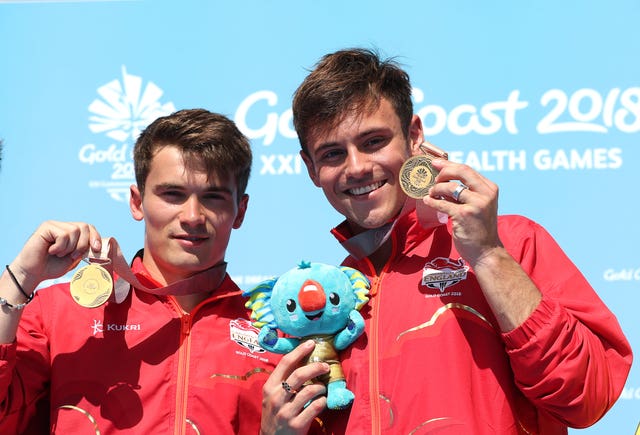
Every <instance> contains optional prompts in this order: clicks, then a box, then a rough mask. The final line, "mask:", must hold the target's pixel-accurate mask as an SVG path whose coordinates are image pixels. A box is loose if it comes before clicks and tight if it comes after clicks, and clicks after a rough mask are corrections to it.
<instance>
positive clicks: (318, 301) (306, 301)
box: [298, 279, 327, 313]
mask: <svg viewBox="0 0 640 435" xmlns="http://www.w3.org/2000/svg"><path fill="white" fill-rule="evenodd" d="M298 302H300V308H302V310H303V311H304V312H307V313H308V312H310V311H318V310H322V309H324V306H325V304H326V303H327V297H326V296H325V294H324V289H323V288H322V285H321V284H320V283H319V282H316V281H314V280H312V279H308V280H306V281H305V282H304V283H303V284H302V287H300V291H299V292H298Z"/></svg>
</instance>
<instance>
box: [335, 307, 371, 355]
mask: <svg viewBox="0 0 640 435" xmlns="http://www.w3.org/2000/svg"><path fill="white" fill-rule="evenodd" d="M363 332H364V319H363V318H362V315H361V314H360V313H359V312H358V311H357V310H351V312H350V313H349V320H348V321H347V326H346V327H345V328H344V329H343V330H342V331H340V332H338V333H337V334H336V336H335V339H334V342H333V343H334V345H335V347H336V349H338V350H343V349H346V348H347V346H349V345H351V344H352V343H353V342H354V341H356V339H357V338H358V337H360V335H361V334H362V333H363Z"/></svg>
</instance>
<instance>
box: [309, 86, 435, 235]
mask: <svg viewBox="0 0 640 435" xmlns="http://www.w3.org/2000/svg"><path fill="white" fill-rule="evenodd" d="M325 130H326V131H325ZM307 139H308V142H307V151H308V155H307V154H305V153H304V152H302V153H301V155H302V158H303V160H304V162H305V164H306V165H307V170H308V172H309V176H310V177H311V180H312V181H313V183H314V184H315V185H316V186H318V187H320V188H322V190H323V192H324V194H325V196H326V198H327V200H328V201H329V203H331V205H332V206H333V207H334V208H335V209H336V211H338V212H339V213H341V214H342V215H344V216H345V217H346V219H347V220H348V221H349V222H350V223H351V226H352V227H353V229H354V231H355V232H359V231H362V230H364V229H369V228H378V227H380V226H382V225H384V224H385V223H387V222H389V221H390V220H391V219H393V218H394V217H395V216H397V215H398V213H399V212H400V210H401V209H402V206H403V205H404V202H405V200H406V195H405V193H404V192H403V191H402V188H401V187H400V184H399V179H398V177H399V175H398V174H399V172H400V168H401V167H402V164H403V163H404V162H405V161H406V160H407V159H408V158H409V157H410V156H411V155H413V153H414V150H415V149H417V148H418V145H419V144H420V143H422V140H423V134H422V123H421V121H420V118H418V117H417V116H414V117H413V119H412V121H411V125H410V127H409V137H406V135H405V134H404V133H403V130H402V126H401V123H400V119H399V117H398V116H397V114H396V113H395V111H394V110H393V107H392V105H391V103H389V101H388V100H386V99H384V98H383V99H381V101H380V104H379V106H378V107H377V108H375V109H374V110H372V111H371V112H370V113H365V114H353V113H349V114H347V115H346V116H345V117H344V118H343V119H342V120H341V121H340V122H338V123H337V125H336V126H335V127H334V128H329V129H322V128H321V129H318V130H316V131H315V132H314V133H312V134H310V135H309V137H308V138H307Z"/></svg>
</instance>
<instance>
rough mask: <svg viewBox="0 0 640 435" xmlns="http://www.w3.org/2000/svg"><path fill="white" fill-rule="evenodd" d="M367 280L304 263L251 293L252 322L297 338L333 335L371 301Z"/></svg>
mask: <svg viewBox="0 0 640 435" xmlns="http://www.w3.org/2000/svg"><path fill="white" fill-rule="evenodd" d="M368 286H369V282H368V280H367V278H366V277H365V276H364V275H362V274H361V273H360V272H358V271H357V270H355V269H352V268H349V267H336V266H330V265H327V264H322V263H309V262H302V263H300V265H299V266H298V267H296V268H294V269H291V270H289V271H288V272H286V273H285V274H283V275H282V276H280V277H278V278H274V279H271V280H268V281H265V282H263V283H262V284H260V285H258V286H257V287H256V288H255V289H253V290H251V292H250V296H251V299H252V302H250V303H248V304H247V306H249V307H250V308H252V309H253V315H252V318H253V319H254V321H255V322H254V324H255V325H256V326H259V327H261V326H263V325H268V326H270V327H272V328H277V329H279V330H281V331H282V332H284V333H286V334H289V335H291V336H294V337H303V336H308V335H320V334H327V335H330V334H334V333H336V332H338V331H340V330H342V329H344V328H345V326H346V325H347V322H348V320H349V314H350V313H351V312H352V311H353V310H354V309H355V310H359V309H360V308H361V307H362V306H363V305H364V304H366V302H367V301H368V300H369V299H368Z"/></svg>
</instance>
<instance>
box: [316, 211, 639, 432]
mask: <svg viewBox="0 0 640 435" xmlns="http://www.w3.org/2000/svg"><path fill="white" fill-rule="evenodd" d="M498 227H499V234H500V238H501V240H502V242H503V243H504V246H505V247H506V249H507V250H508V251H509V253H510V254H511V255H512V256H513V257H514V258H515V259H516V261H518V263H520V264H521V265H522V267H523V268H524V270H525V271H526V273H527V274H528V275H529V276H530V277H531V278H532V280H533V281H534V282H535V284H536V285H537V287H538V288H539V289H540V291H541V292H542V294H543V299H542V302H541V304H540V305H539V307H538V308H537V309H536V310H535V311H534V312H533V313H532V314H531V316H530V317H529V318H528V320H526V321H525V322H524V324H522V325H521V326H520V327H518V328H516V329H515V330H513V331H510V332H509V333H506V334H502V333H501V332H500V331H499V329H498V327H497V322H496V320H495V318H494V316H493V314H492V312H491V310H490V309H489V306H488V305H487V302H486V301H485V299H484V297H483V294H482V291H481V290H480V288H479V286H478V283H477V281H476V278H475V276H474V273H473V270H472V269H470V268H469V267H468V265H467V264H465V263H464V261H462V260H460V256H459V254H458V253H457V252H456V249H455V247H454V245H453V240H452V236H451V227H450V225H441V226H439V227H436V228H432V229H428V230H425V229H423V228H422V227H421V226H420V224H419V223H418V222H417V219H416V215H415V211H414V212H412V213H410V214H408V215H406V216H404V217H402V218H401V219H400V221H399V222H398V223H397V225H396V227H395V228H394V230H393V233H392V235H391V237H392V242H393V253H392V255H391V258H390V260H389V262H388V263H387V264H386V265H385V266H384V269H383V270H382V272H381V273H380V274H379V275H378V274H376V273H375V271H374V269H373V267H372V265H371V263H370V262H369V260H368V259H364V260H362V261H359V262H357V261H355V260H354V259H353V258H352V257H348V258H347V260H346V261H345V263H344V264H345V265H347V266H351V267H355V268H357V269H359V270H361V271H362V272H363V273H365V274H366V275H367V276H368V277H369V278H370V280H371V282H372V288H371V300H370V301H369V304H368V305H367V306H366V307H365V308H363V310H362V314H363V316H364V318H365V321H366V330H365V334H363V335H362V336H361V337H360V339H359V340H358V341H356V343H354V344H353V345H352V346H351V347H350V348H348V349H347V350H345V351H343V352H342V359H343V367H344V370H345V373H346V377H347V385H348V387H349V388H350V389H351V390H352V391H354V393H355V396H356V398H355V402H354V404H353V406H352V407H351V408H350V409H349V410H346V411H327V412H325V413H324V414H323V415H322V416H321V417H322V418H321V420H322V424H323V430H322V432H324V433H340V434H341V433H347V434H379V433H385V434H387V433H388V434H405V435H406V434H427V433H438V434H456V435H457V434H465V435H470V434H481V435H485V434H486V435H496V434H500V435H504V434H543V435H555V434H566V433H567V426H572V427H585V426H588V425H591V424H593V423H594V422H595V421H597V420H598V419H599V418H600V417H601V416H602V415H603V414H604V413H605V412H606V411H607V410H608V409H609V408H610V407H611V406H612V405H613V403H614V402H615V400H616V399H617V398H618V396H619V395H620V393H621V391H622V388H623V386H624V383H625V380H626V378H627V375H628V372H629V370H630V366H631V360H632V354H631V349H630V346H629V343H628V342H627V340H626V339H625V337H624V335H623V333H622V331H621V330H620V327H619V325H618V322H617V320H616V318H615V317H614V315H613V314H612V313H611V312H610V311H609V309H607V307H606V306H605V305H604V304H603V303H602V301H601V300H600V299H599V298H598V296H597V295H596V293H595V292H594V290H593V289H592V288H591V286H590V285H589V284H588V283H587V281H586V280H585V278H584V277H583V276H582V274H581V273H580V272H579V271H578V270H577V269H576V267H575V266H574V265H573V264H572V263H571V261H570V260H569V259H568V258H567V257H566V255H565V254H564V253H563V251H562V250H561V249H560V248H559V247H558V245H557V244H556V242H555V241H554V240H553V239H552V238H551V236H550V235H549V234H548V233H547V232H546V231H545V230H544V229H543V228H542V227H540V226H539V225H537V224H535V223H534V222H531V221H530V220H527V219H525V218H522V217H518V216H503V217H500V218H499V224H498ZM333 232H334V235H336V237H337V238H338V239H339V240H340V241H342V240H345V239H346V238H348V237H349V236H350V234H348V232H347V231H346V226H345V225H344V224H343V225H341V226H340V227H337V228H336V229H334V230H333Z"/></svg>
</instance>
